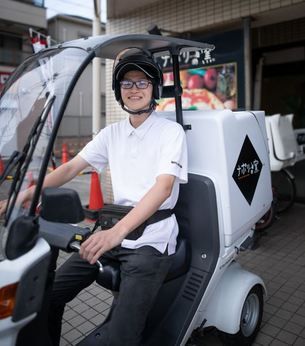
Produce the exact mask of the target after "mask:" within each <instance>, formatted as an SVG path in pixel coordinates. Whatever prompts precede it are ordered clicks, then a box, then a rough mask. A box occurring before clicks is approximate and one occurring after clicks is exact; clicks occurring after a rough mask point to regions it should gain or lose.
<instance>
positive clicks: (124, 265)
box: [49, 246, 171, 346]
mask: <svg viewBox="0 0 305 346" xmlns="http://www.w3.org/2000/svg"><path fill="white" fill-rule="evenodd" d="M104 256H105V257H108V258H109V257H110V258H115V259H116V260H118V261H120V263H121V284H120V292H119V295H118V297H117V299H116V305H115V308H114V310H113V313H112V316H111V319H110V321H109V322H106V324H105V326H104V328H103V335H102V337H101V343H100V345H102V346H106V345H107V346H122V345H128V346H136V345H140V344H141V337H142V331H143V329H144V327H145V322H146V318H147V315H148V313H149V311H150V309H151V307H152V306H153V303H154V300H155V298H156V295H157V293H158V291H159V289H160V287H161V285H162V282H163V281H164V279H165V277H166V275H167V273H168V270H169V268H170V265H171V256H167V255H163V254H161V253H160V252H159V251H157V250H156V249H154V248H153V247H150V246H144V247H141V248H139V249H135V250H130V249H126V248H122V247H116V248H114V249H112V250H111V251H109V252H107V253H106V254H105V255H104ZM97 273H98V267H97V266H96V265H91V264H89V263H88V262H87V261H84V260H83V259H81V258H80V256H79V255H78V254H73V255H72V256H71V257H70V258H69V259H68V260H67V261H66V262H65V263H64V264H63V265H62V266H61V267H60V268H59V269H58V271H57V273H56V276H55V281H54V286H53V292H52V296H51V302H50V310H49V332H50V335H51V339H52V342H53V345H54V346H56V345H59V342H60V333H61V320H62V315H63V312H64V308H65V304H66V303H68V302H69V301H71V300H72V299H74V298H75V297H76V295H77V294H78V293H79V292H80V291H81V290H82V289H84V288H86V287H87V286H89V285H90V284H91V283H92V282H93V281H94V280H95V278H96V276H97Z"/></svg>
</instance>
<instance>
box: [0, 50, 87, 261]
mask: <svg viewBox="0 0 305 346" xmlns="http://www.w3.org/2000/svg"><path fill="white" fill-rule="evenodd" d="M87 57H88V52H87V51H85V50H84V49H80V48H74V47H69V48H55V49H51V50H47V51H43V52H40V53H38V54H35V55H33V56H31V57H30V58H28V59H27V60H26V61H25V62H24V63H23V64H22V65H20V66H19V67H18V68H17V69H16V71H15V73H14V74H13V75H12V77H11V78H10V79H9V81H8V82H7V84H6V85H5V88H4V90H3V92H2V95H1V99H0V182H1V181H2V184H1V185H0V200H7V199H8V203H7V207H6V210H5V213H4V214H2V215H0V260H1V259H3V257H4V251H3V249H4V248H5V240H6V238H7V235H8V230H9V225H10V224H11V223H12V222H13V221H14V219H15V218H16V217H18V216H20V215H22V214H24V215H26V214H27V213H28V211H29V206H30V204H29V203H20V200H21V199H22V198H21V197H22V191H23V190H25V189H26V188H28V187H29V186H31V185H34V184H35V183H36V181H37V179H38V177H39V175H40V172H41V169H42V165H43V161H44V158H45V156H46V155H49V154H48V153H47V151H49V150H48V144H49V142H50V139H51V138H54V136H55V135H56V133H55V132H56V131H57V127H56V124H57V122H58V121H57V120H59V119H58V117H60V116H61V115H62V114H63V111H64V107H65V105H66V103H67V91H68V90H69V88H70V89H71V84H73V83H75V75H76V74H77V71H78V70H79V69H80V67H81V66H82V65H83V63H84V61H85V60H86V58H87ZM68 94H69V93H68ZM4 174H5V176H3V175H4ZM1 175H2V179H1ZM21 231H22V230H21ZM1 251H2V254H1Z"/></svg>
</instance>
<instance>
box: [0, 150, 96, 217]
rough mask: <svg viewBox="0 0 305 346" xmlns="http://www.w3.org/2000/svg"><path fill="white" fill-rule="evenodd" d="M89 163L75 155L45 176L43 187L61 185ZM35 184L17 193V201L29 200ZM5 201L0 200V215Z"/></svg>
mask: <svg viewBox="0 0 305 346" xmlns="http://www.w3.org/2000/svg"><path fill="white" fill-rule="evenodd" d="M88 166H89V164H88V163H87V162H86V161H85V160H84V159H83V158H82V157H81V156H79V155H77V156H75V157H74V158H73V159H72V160H71V161H69V162H67V163H65V164H63V165H61V166H59V167H58V168H56V169H55V170H54V171H53V172H51V173H50V174H48V175H47V176H46V177H45V180H44V183H43V188H45V187H57V186H61V185H63V184H65V183H67V182H69V181H70V180H72V179H73V178H74V177H75V176H76V175H77V174H78V173H80V172H81V171H82V170H83V169H85V168H86V167H88ZM35 188H36V186H35V185H33V186H31V187H30V188H28V189H26V190H24V191H22V192H20V193H19V195H18V199H17V203H19V204H24V203H26V202H28V201H31V200H32V198H33V195H34V191H35ZM6 204H7V201H6V200H4V201H0V216H1V215H2V214H3V213H4V211H5V208H6Z"/></svg>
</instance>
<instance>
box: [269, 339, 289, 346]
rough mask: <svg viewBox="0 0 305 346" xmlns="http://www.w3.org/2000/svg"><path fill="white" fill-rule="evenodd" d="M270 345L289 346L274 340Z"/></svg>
mask: <svg viewBox="0 0 305 346" xmlns="http://www.w3.org/2000/svg"><path fill="white" fill-rule="evenodd" d="M269 345H270V346H287V343H286V342H282V341H280V340H277V339H274V340H273V341H272V342H271V343H270V344H269Z"/></svg>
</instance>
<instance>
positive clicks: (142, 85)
mask: <svg viewBox="0 0 305 346" xmlns="http://www.w3.org/2000/svg"><path fill="white" fill-rule="evenodd" d="M149 84H152V82H150V81H149V80H145V79H141V80H137V81H135V82H133V81H132V80H127V79H126V80H122V81H121V82H120V85H121V88H122V89H132V87H133V86H134V85H135V86H136V87H137V89H147V88H148V86H149Z"/></svg>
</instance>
